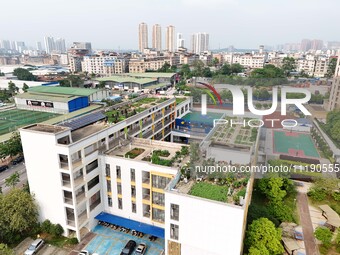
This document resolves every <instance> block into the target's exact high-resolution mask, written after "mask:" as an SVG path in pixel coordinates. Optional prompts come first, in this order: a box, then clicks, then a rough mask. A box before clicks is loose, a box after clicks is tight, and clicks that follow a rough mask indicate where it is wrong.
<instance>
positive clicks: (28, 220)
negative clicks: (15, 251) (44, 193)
mask: <svg viewBox="0 0 340 255" xmlns="http://www.w3.org/2000/svg"><path fill="white" fill-rule="evenodd" d="M0 215H1V217H0V242H1V241H3V242H6V243H12V242H14V241H15V238H14V237H15V236H17V235H22V234H25V233H27V232H28V231H29V230H30V229H32V228H33V227H34V226H35V225H36V224H37V222H38V209H37V205H36V203H35V200H34V198H33V197H32V195H31V194H29V193H27V192H25V191H23V190H20V189H16V188H14V189H12V190H10V191H9V192H8V193H7V194H5V195H0Z"/></svg>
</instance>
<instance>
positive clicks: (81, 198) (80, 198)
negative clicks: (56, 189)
mask: <svg viewBox="0 0 340 255" xmlns="http://www.w3.org/2000/svg"><path fill="white" fill-rule="evenodd" d="M85 199H86V196H85V192H81V193H78V195H77V196H76V201H77V204H80V203H81V202H83V201H84V200H85Z"/></svg>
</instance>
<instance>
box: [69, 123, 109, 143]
mask: <svg viewBox="0 0 340 255" xmlns="http://www.w3.org/2000/svg"><path fill="white" fill-rule="evenodd" d="M106 127H108V125H107V124H105V122H99V123H95V124H92V125H89V126H86V127H82V128H79V129H77V130H75V131H72V133H71V134H72V141H73V142H77V141H79V140H81V139H83V138H85V137H88V136H90V135H92V134H94V133H97V132H98V131H100V130H102V129H104V128H106Z"/></svg>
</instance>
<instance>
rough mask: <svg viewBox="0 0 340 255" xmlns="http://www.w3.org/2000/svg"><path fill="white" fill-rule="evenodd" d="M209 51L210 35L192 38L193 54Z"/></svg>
mask: <svg viewBox="0 0 340 255" xmlns="http://www.w3.org/2000/svg"><path fill="white" fill-rule="evenodd" d="M208 49H209V34H207V33H197V34H193V35H192V38H191V50H192V52H193V53H196V54H200V53H201V52H204V51H207V50H208Z"/></svg>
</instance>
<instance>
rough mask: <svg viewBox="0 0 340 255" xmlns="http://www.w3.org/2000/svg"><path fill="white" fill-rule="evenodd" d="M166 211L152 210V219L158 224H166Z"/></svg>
mask: <svg viewBox="0 0 340 255" xmlns="http://www.w3.org/2000/svg"><path fill="white" fill-rule="evenodd" d="M164 216H165V214H164V210H161V209H156V208H152V219H153V220H155V221H158V222H164Z"/></svg>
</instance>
